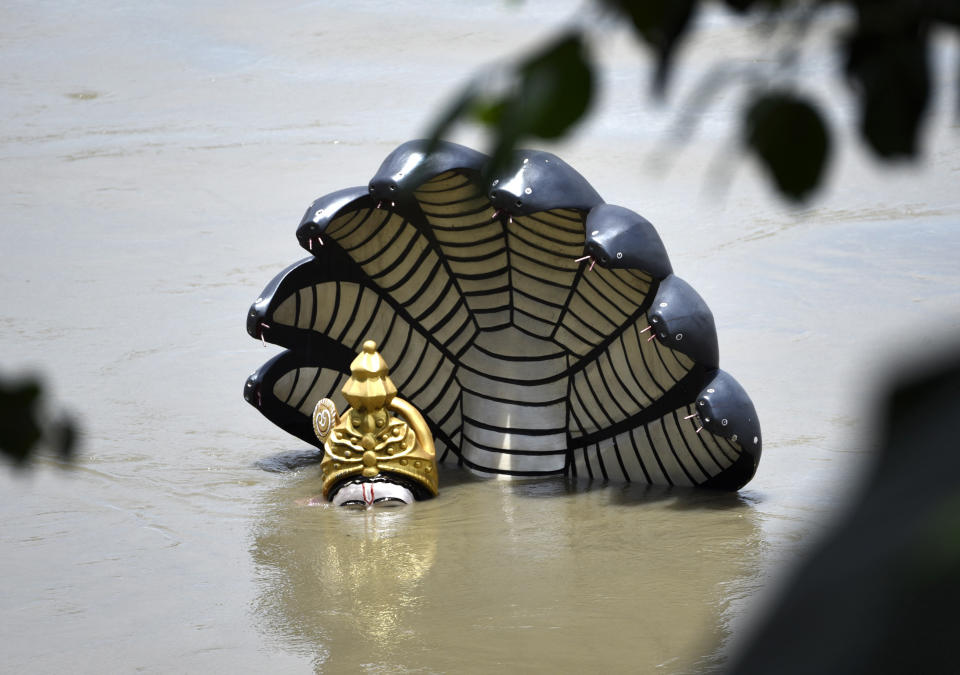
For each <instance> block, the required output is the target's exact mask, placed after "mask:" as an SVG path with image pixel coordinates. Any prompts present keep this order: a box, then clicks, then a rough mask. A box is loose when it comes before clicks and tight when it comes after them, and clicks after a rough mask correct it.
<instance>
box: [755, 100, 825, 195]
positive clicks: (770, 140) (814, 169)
mask: <svg viewBox="0 0 960 675" xmlns="http://www.w3.org/2000/svg"><path fill="white" fill-rule="evenodd" d="M744 122H745V124H744V143H745V144H746V146H747V149H748V151H750V152H753V153H755V154H756V156H757V158H758V159H759V160H760V163H761V164H762V166H763V167H764V168H765V169H766V170H767V172H769V174H770V176H771V177H772V178H773V181H774V183H775V184H776V186H777V189H778V190H779V191H780V192H781V193H782V194H783V195H784V196H786V197H788V198H790V199H793V200H795V201H801V200H803V199H805V198H806V197H807V196H809V194H810V193H811V192H812V191H813V190H814V189H815V188H816V187H817V186H818V185H819V184H820V179H821V178H822V177H823V173H824V168H825V166H826V163H827V159H828V157H829V154H830V136H829V133H828V131H827V127H826V125H825V124H824V122H823V120H822V119H821V117H820V113H819V112H817V109H816V108H815V107H814V106H813V105H812V104H810V103H808V102H807V101H805V100H803V99H801V98H799V97H797V96H796V95H794V94H792V93H789V92H775V93H768V94H764V95H762V96H759V97H757V98H756V99H755V100H754V101H753V102H752V103H751V104H750V106H749V108H748V110H747V114H746V117H745V120H744Z"/></svg>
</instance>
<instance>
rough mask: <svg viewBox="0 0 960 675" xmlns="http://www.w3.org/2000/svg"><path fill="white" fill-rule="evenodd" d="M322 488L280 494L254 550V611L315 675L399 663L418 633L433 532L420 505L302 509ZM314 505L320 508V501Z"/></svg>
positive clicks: (308, 485) (306, 485)
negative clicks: (333, 668)
mask: <svg viewBox="0 0 960 675" xmlns="http://www.w3.org/2000/svg"><path fill="white" fill-rule="evenodd" d="M316 487H317V485H316V482H315V481H313V480H305V481H303V482H301V483H299V484H294V485H292V486H288V487H286V488H284V489H281V490H278V491H277V492H276V493H274V494H273V495H272V497H273V499H272V500H271V502H270V503H268V504H267V505H266V506H267V513H266V514H265V515H266V517H265V518H264V519H263V520H262V521H261V523H260V525H259V526H258V528H257V530H256V532H255V535H254V541H253V546H252V549H251V553H252V556H253V560H254V563H255V565H256V567H257V578H258V580H259V581H260V584H259V585H260V588H259V597H258V600H257V604H256V613H257V614H258V615H259V618H260V619H261V621H262V625H263V626H264V627H265V628H266V629H267V630H268V632H269V633H270V634H272V635H274V636H278V637H281V639H282V641H283V642H284V643H285V644H284V646H285V647H288V648H293V650H294V651H297V652H301V653H303V654H305V655H309V656H310V657H311V658H312V659H313V660H314V663H315V666H316V668H317V669H318V670H324V669H325V667H324V664H326V663H328V662H329V661H330V659H334V660H335V661H336V662H337V663H353V664H361V663H383V664H390V663H397V662H398V661H397V659H399V658H401V655H402V654H403V653H405V652H409V650H411V649H414V650H416V646H415V645H412V644H411V642H412V641H413V640H414V638H415V636H416V631H415V630H413V629H412V627H411V624H412V623H413V622H414V621H415V615H416V612H417V610H418V607H419V606H420V604H421V602H422V597H423V589H422V583H423V581H424V577H425V576H426V575H427V573H428V572H429V571H430V569H431V568H432V567H433V565H434V563H435V561H436V557H437V536H436V529H435V528H434V527H432V526H431V524H430V523H431V520H430V519H424V521H423V522H416V523H414V522H413V521H417V520H418V515H419V514H417V513H415V510H417V507H415V506H414V507H412V506H400V507H390V506H375V507H373V508H363V509H351V508H345V507H336V506H333V505H331V504H329V503H322V504H319V505H316V506H307V505H305V504H307V503H309V502H310V501H311V496H305V495H303V494H302V493H303V492H304V491H311V490H313V491H315V490H316ZM314 503H316V502H314Z"/></svg>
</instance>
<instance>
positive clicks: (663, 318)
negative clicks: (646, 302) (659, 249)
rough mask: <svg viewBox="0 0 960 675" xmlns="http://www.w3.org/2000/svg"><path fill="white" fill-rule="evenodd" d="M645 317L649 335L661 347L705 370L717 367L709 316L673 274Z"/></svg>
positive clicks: (716, 348) (713, 328) (696, 295)
mask: <svg viewBox="0 0 960 675" xmlns="http://www.w3.org/2000/svg"><path fill="white" fill-rule="evenodd" d="M647 317H648V319H649V320H650V326H651V330H652V331H653V335H654V336H656V338H657V339H658V340H659V341H660V343H661V344H663V345H664V346H666V347H670V348H671V349H675V350H677V351H678V352H682V353H684V354H686V355H687V356H689V357H690V358H692V359H693V360H694V361H696V362H697V363H701V364H703V365H704V366H705V367H707V368H716V367H717V366H718V365H719V361H720V349H719V346H718V344H717V327H716V324H715V323H714V321H713V313H712V312H711V311H710V308H709V307H707V303H706V302H704V300H703V298H701V297H700V294H699V293H697V292H696V291H695V290H693V287H692V286H691V285H690V284H688V283H687V282H686V281H684V280H683V279H681V278H680V277H678V276H675V275H673V274H671V275H670V276H668V277H667V278H666V279H664V280H663V281H661V282H660V288H659V290H658V291H657V295H656V297H655V298H654V299H653V305H652V306H651V308H650V310H649V312H648V313H647Z"/></svg>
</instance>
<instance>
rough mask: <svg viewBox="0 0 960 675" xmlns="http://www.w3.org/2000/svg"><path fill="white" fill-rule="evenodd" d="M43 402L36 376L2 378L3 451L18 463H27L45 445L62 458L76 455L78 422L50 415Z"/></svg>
mask: <svg viewBox="0 0 960 675" xmlns="http://www.w3.org/2000/svg"><path fill="white" fill-rule="evenodd" d="M42 404H43V385H42V384H41V383H40V381H39V380H37V379H36V378H34V377H26V378H22V379H19V380H8V379H6V378H0V453H2V454H3V455H5V456H7V457H8V458H10V459H11V460H12V461H13V463H14V464H15V465H16V466H20V467H23V466H25V465H26V464H27V463H28V461H29V460H30V458H31V457H32V456H33V455H34V454H35V452H36V451H37V450H38V449H40V448H42V447H44V446H46V447H47V448H49V449H51V450H53V451H54V452H56V453H57V454H58V455H59V456H60V457H61V458H63V459H68V460H69V459H71V458H72V457H73V453H74V449H75V447H76V440H77V429H76V425H75V424H74V423H73V421H72V420H70V419H69V418H67V417H61V418H60V419H49V418H47V416H46V415H45V413H44V407H43V405H42Z"/></svg>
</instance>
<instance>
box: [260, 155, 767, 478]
mask: <svg viewBox="0 0 960 675" xmlns="http://www.w3.org/2000/svg"><path fill="white" fill-rule="evenodd" d="M426 147H427V146H426V143H425V142H424V141H411V142H410V143H405V144H404V145H402V146H400V147H399V148H397V149H396V150H395V151H394V152H392V153H391V154H390V155H389V156H388V157H387V158H386V160H385V161H384V162H383V164H382V166H381V167H380V169H379V170H378V171H377V172H376V173H375V174H374V176H373V178H372V179H371V180H370V181H368V182H367V184H365V185H362V186H360V187H356V188H348V189H345V190H339V191H337V192H333V193H331V194H329V195H327V196H325V197H321V198H319V199H317V200H316V201H314V202H313V203H312V204H311V205H310V207H309V208H308V209H307V211H306V213H305V215H304V217H303V219H302V220H301V223H300V226H299V228H298V230H297V239H298V241H299V243H300V245H301V246H302V247H303V249H304V250H305V251H306V252H307V253H309V257H308V258H306V259H305V260H301V261H300V262H298V263H295V264H294V265H292V266H291V267H288V268H287V269H286V270H283V271H282V272H281V273H280V274H279V275H278V276H277V277H276V278H275V279H274V280H273V281H271V282H270V283H269V284H268V285H267V287H266V288H265V289H264V291H263V292H262V293H261V294H260V297H258V298H257V301H256V302H255V303H254V304H253V305H252V306H251V309H250V313H249V314H248V318H247V330H248V332H249V333H250V334H251V335H252V336H253V337H255V338H257V339H261V340H264V341H265V342H272V343H274V344H277V345H280V346H282V347H284V348H285V351H284V352H282V353H281V354H279V355H278V356H276V357H274V358H273V359H271V360H270V361H269V362H268V363H266V364H265V365H264V366H263V367H261V368H260V369H259V370H258V371H257V373H255V374H254V375H253V376H251V378H250V379H249V380H248V383H247V387H246V389H245V396H246V398H247V400H248V401H249V402H250V403H251V404H252V405H254V406H255V407H256V408H257V409H259V410H260V411H261V412H262V413H263V414H264V415H265V416H267V417H268V418H269V419H271V420H273V421H274V422H276V423H277V424H278V425H280V426H281V427H283V428H284V429H286V430H287V431H289V432H290V433H292V434H294V435H296V436H298V437H300V438H302V439H303V440H305V441H306V442H308V443H314V444H317V440H316V437H315V436H314V435H313V430H312V427H311V422H310V417H309V416H310V414H311V413H312V410H313V406H314V405H315V404H316V402H317V400H319V399H320V398H323V397H331V398H333V399H334V400H335V401H336V402H337V405H338V407H341V406H342V405H343V403H344V400H343V397H342V395H341V394H340V389H341V388H342V387H343V386H344V383H345V382H346V381H347V378H348V377H349V376H350V375H349V372H350V369H349V365H350V363H351V361H352V360H353V358H354V355H355V354H356V352H357V351H359V349H360V347H361V345H362V344H363V342H364V341H365V340H375V341H376V343H377V344H378V345H379V349H380V351H381V352H382V353H383V355H384V358H385V359H386V360H387V361H389V362H390V363H391V364H392V366H393V369H392V378H393V382H395V383H396V388H397V389H398V391H399V396H400V397H402V398H404V399H407V400H409V401H410V402H411V403H413V405H414V406H416V407H417V408H418V409H420V410H421V411H422V412H423V414H424V416H425V417H426V419H427V422H428V424H429V426H430V429H431V431H432V432H433V435H434V437H435V439H436V444H437V450H438V454H439V456H440V459H441V461H448V462H450V461H454V462H456V463H458V464H460V465H462V466H464V467H467V468H469V469H471V470H473V471H475V472H477V473H481V474H500V475H506V476H538V475H551V474H567V475H576V476H587V477H593V478H598V479H604V480H628V481H642V482H649V483H658V484H666V485H705V486H713V487H722V488H726V489H737V488H739V487H740V486H742V485H743V484H745V483H746V482H747V481H749V480H750V478H751V477H752V476H753V474H754V472H755V471H756V467H757V462H758V461H759V458H760V453H761V441H760V431H759V424H758V422H757V417H756V412H755V410H754V409H753V404H752V403H751V402H750V399H749V397H747V395H746V393H745V392H744V390H743V389H742V387H740V386H739V385H738V384H736V381H735V380H734V379H733V378H732V377H731V376H730V375H728V374H727V373H725V372H724V371H722V370H719V367H718V366H719V353H718V349H717V336H716V327H715V323H714V320H713V315H712V314H711V312H710V310H709V308H708V306H707V303H706V302H705V301H704V300H703V298H701V297H700V295H699V294H697V293H696V291H694V289H693V288H692V287H691V286H690V285H689V284H687V283H686V282H684V281H683V280H682V279H680V278H679V277H677V276H675V274H674V273H673V266H672V264H671V262H670V260H669V258H668V257H667V253H666V250H665V249H664V247H663V243H662V241H661V239H660V237H659V235H658V234H657V232H656V230H655V229H654V227H653V225H651V224H650V223H649V221H647V220H646V219H645V218H643V217H642V216H640V215H639V214H637V213H635V212H633V211H631V210H629V209H626V208H623V207H620V206H614V205H609V204H605V203H604V202H603V200H602V199H601V197H600V195H599V194H598V193H597V192H596V190H594V189H593V187H592V186H591V185H590V184H589V183H588V182H587V181H586V179H585V178H584V177H583V176H582V175H580V174H579V173H577V172H576V171H575V170H574V169H573V168H571V167H570V166H569V165H568V164H567V163H566V162H564V161H562V160H561V159H559V158H558V157H556V156H555V155H551V154H549V153H544V152H536V151H520V152H518V153H517V155H516V156H515V158H514V161H513V162H512V163H511V164H510V165H509V166H508V168H507V169H505V170H503V171H502V172H500V175H497V176H493V177H488V178H484V176H485V167H486V166H487V163H488V161H489V160H488V158H487V157H486V156H485V155H483V154H481V153H478V152H476V151H474V150H471V149H469V148H465V147H463V146H460V145H456V144H453V143H441V144H440V145H439V146H438V148H437V151H436V152H435V153H433V154H428V153H427V152H426ZM361 178H362V177H361ZM710 389H712V391H708V390H710ZM704 392H706V393H704ZM701 402H702V404H701ZM708 410H709V415H706V414H705V413H706V411H708ZM701 417H702V419H701ZM707 417H708V418H709V421H707ZM717 419H719V420H720V422H719V423H718V422H716V420H717ZM723 420H726V423H725V424H724V422H723ZM754 438H755V439H756V441H755V442H754Z"/></svg>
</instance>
